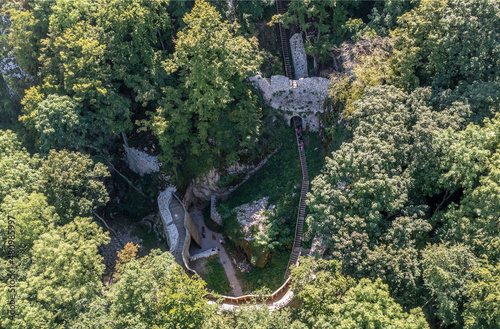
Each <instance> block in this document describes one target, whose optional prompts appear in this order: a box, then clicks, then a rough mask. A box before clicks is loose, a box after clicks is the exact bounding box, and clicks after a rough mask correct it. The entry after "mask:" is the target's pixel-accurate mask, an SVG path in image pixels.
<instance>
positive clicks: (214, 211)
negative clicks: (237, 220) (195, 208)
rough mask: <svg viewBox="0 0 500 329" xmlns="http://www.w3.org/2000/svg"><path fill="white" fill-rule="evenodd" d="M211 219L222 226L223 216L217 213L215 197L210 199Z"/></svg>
mask: <svg viewBox="0 0 500 329" xmlns="http://www.w3.org/2000/svg"><path fill="white" fill-rule="evenodd" d="M210 218H211V219H212V220H213V221H214V222H216V223H217V224H219V225H222V216H221V215H220V214H219V212H218V211H217V198H216V197H215V195H212V196H211V197H210Z"/></svg>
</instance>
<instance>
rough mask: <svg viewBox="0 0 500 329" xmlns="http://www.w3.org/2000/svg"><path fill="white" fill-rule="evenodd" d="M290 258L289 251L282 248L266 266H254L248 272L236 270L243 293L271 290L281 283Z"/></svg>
mask: <svg viewBox="0 0 500 329" xmlns="http://www.w3.org/2000/svg"><path fill="white" fill-rule="evenodd" d="M289 258H290V251H289V250H284V251H280V252H277V253H274V254H273V256H272V257H271V259H270V260H269V262H268V263H267V265H266V267H264V268H258V267H254V268H252V269H251V270H250V272H237V274H236V275H237V277H238V279H239V280H240V282H241V283H242V285H243V287H242V289H243V292H244V293H255V292H256V291H266V290H267V291H268V292H272V291H275V290H276V289H278V288H279V287H280V286H281V285H282V284H283V282H284V281H283V277H284V275H285V270H286V266H287V265H288V260H289Z"/></svg>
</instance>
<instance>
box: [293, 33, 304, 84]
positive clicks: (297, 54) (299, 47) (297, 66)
mask: <svg viewBox="0 0 500 329" xmlns="http://www.w3.org/2000/svg"><path fill="white" fill-rule="evenodd" d="M290 50H291V51H292V62H293V69H294V72H295V79H297V80H298V79H300V78H307V77H308V76H309V75H308V74H307V55H306V50H305V49H304V41H303V40H302V34H301V33H295V34H294V35H293V36H292V37H291V38H290Z"/></svg>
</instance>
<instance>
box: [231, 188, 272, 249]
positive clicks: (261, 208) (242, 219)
mask: <svg viewBox="0 0 500 329" xmlns="http://www.w3.org/2000/svg"><path fill="white" fill-rule="evenodd" d="M268 199H269V197H264V198H262V199H260V200H257V201H254V202H252V203H250V204H248V203H245V204H243V205H241V206H239V207H237V208H235V210H236V212H237V218H238V222H239V224H240V227H241V230H242V232H243V233H245V237H246V238H245V239H246V240H248V241H252V240H253V237H252V231H251V229H250V228H251V227H252V226H254V225H257V226H258V227H259V230H260V231H264V230H265V226H266V219H267V218H268V217H269V215H274V209H275V208H276V206H275V205H270V206H269V207H268V206H267V200H268ZM266 210H269V214H266V213H265V212H266Z"/></svg>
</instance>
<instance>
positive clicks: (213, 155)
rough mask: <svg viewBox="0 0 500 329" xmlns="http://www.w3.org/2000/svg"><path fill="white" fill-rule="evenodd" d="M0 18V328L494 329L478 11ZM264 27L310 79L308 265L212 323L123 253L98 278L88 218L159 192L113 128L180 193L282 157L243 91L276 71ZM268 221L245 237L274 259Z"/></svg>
mask: <svg viewBox="0 0 500 329" xmlns="http://www.w3.org/2000/svg"><path fill="white" fill-rule="evenodd" d="M0 4H1V12H0V14H1V18H2V20H1V22H0V24H1V30H2V33H1V35H0V73H1V74H0V154H1V157H0V264H1V265H0V327H1V328H20V329H23V328H221V329H222V328H297V329H298V328H301V329H302V328H439V327H442V328H467V329H479V328H500V151H499V146H500V114H499V109H500V2H499V1H498V0H409V1H398V0H384V1H361V0H350V1H340V0H339V1H337V0H329V1H315V0H292V1H291V2H289V3H287V11H286V12H285V13H284V14H278V13H277V11H276V5H275V0H251V1H243V0H231V1H212V2H210V1H205V0H196V1H184V0H175V1H174V0H155V1H150V0H137V1H132V0H71V1H66V0H13V1H2V2H0ZM278 23H280V24H282V25H283V26H284V27H285V28H286V29H289V30H290V31H294V32H299V33H301V34H302V36H303V37H304V47H305V52H306V54H307V58H308V64H309V68H308V69H309V72H310V75H311V76H320V75H321V76H327V77H328V78H329V79H330V80H331V87H330V90H329V96H328V98H327V99H326V100H325V103H324V105H323V109H324V111H323V113H322V114H321V116H320V123H321V126H320V130H319V134H318V139H319V140H318V145H320V146H321V147H320V146H318V147H316V148H315V149H312V148H311V149H310V150H307V152H311V153H308V156H309V159H310V161H311V162H312V163H310V167H311V169H310V170H311V172H314V173H315V174H314V175H312V174H311V177H314V179H312V181H311V185H310V190H309V193H308V195H307V196H308V201H307V212H306V213H307V218H306V225H307V232H306V236H305V238H304V240H306V239H307V240H308V241H306V242H305V245H307V244H311V243H312V241H316V242H318V241H319V242H320V244H321V250H322V252H321V253H319V252H318V253H317V254H313V255H311V256H309V257H302V258H301V260H300V263H299V264H300V265H299V266H294V267H293V268H292V271H291V278H292V281H291V282H292V283H291V287H292V290H293V292H294V294H295V300H294V302H293V303H291V304H290V305H289V306H287V307H285V308H282V309H280V310H275V311H272V312H270V311H269V310H268V308H267V307H262V305H261V303H260V302H259V300H258V299H255V300H253V301H252V302H250V303H249V304H248V307H242V308H240V309H238V310H237V311H235V312H232V313H231V312H227V313H226V312H220V311H219V306H218V305H217V303H208V302H207V299H206V297H207V283H206V282H205V281H204V280H202V279H200V278H198V277H196V276H191V277H190V276H188V275H187V274H186V273H185V272H184V270H183V268H182V267H181V266H179V265H178V264H177V263H176V262H175V260H174V257H173V256H172V255H171V254H170V253H169V252H167V251H165V252H162V251H160V250H157V249H152V250H151V251H149V252H148V253H147V254H139V253H138V250H137V247H130V245H128V247H125V248H124V249H123V250H121V251H120V252H119V253H118V261H117V262H116V266H115V268H114V273H115V275H114V277H113V282H112V284H108V283H107V280H104V278H103V276H104V272H105V269H106V266H107V265H105V262H104V257H103V255H102V249H101V248H102V246H103V245H106V244H107V243H108V242H109V241H110V232H108V230H107V229H106V224H105V223H106V222H105V219H103V218H102V217H105V216H104V215H103V214H106V215H109V214H112V213H116V212H124V213H129V214H135V216H137V217H141V216H143V215H145V214H146V213H144V212H145V211H146V210H147V209H148V208H151V203H150V202H152V201H151V200H154V199H155V198H156V197H157V194H158V191H159V190H160V189H161V188H163V185H162V184H165V182H160V180H161V179H160V178H158V176H155V177H154V178H151V179H149V178H148V179H144V178H143V179H142V180H141V179H140V178H137V179H136V180H133V179H128V178H126V177H125V176H127V175H128V173H127V172H125V175H124V174H123V172H124V170H125V169H122V168H120V167H119V165H118V163H119V159H120V157H121V156H122V155H121V154H122V153H120V152H123V151H122V143H123V140H122V138H123V136H128V138H129V142H130V144H134V145H137V146H141V147H144V146H145V145H147V146H148V147H149V148H150V150H149V152H151V154H154V155H155V156H157V157H158V159H159V161H160V162H161V163H162V166H161V169H160V173H161V174H162V175H163V176H165V177H168V184H172V185H175V186H177V188H178V190H179V191H181V192H183V191H185V190H186V189H187V188H188V186H189V184H190V182H192V181H193V180H194V179H195V178H196V177H198V176H200V175H202V174H206V173H207V172H209V171H210V170H211V169H212V168H226V167H227V166H229V165H233V164H235V163H236V162H238V161H243V162H247V163H255V162H257V161H260V160H261V159H262V158H263V155H266V156H267V155H268V154H271V152H272V151H273V150H274V149H276V148H277V146H278V145H280V144H282V143H288V140H287V139H286V138H288V137H287V135H286V133H285V132H284V128H286V126H287V123H286V122H284V120H283V119H282V116H281V114H280V113H278V112H277V111H274V110H273V109H272V108H271V107H270V106H269V105H268V104H266V102H265V101H264V99H263V97H262V95H261V93H260V91H259V90H258V88H255V86H253V85H252V84H251V83H250V81H249V79H248V78H249V77H251V76H254V75H255V74H256V73H257V72H261V73H262V75H263V76H265V77H270V76H272V75H283V74H284V69H283V67H282V66H283V54H282V53H281V48H280V45H279V41H278V40H279V32H278V29H277V28H276V26H277V24H278ZM325 72H326V73H325ZM289 130H290V129H289ZM314 150H317V151H316V152H315V153H316V154H315V155H313V154H312V153H313V151H314ZM321 150H323V151H321ZM315 157H316V158H315ZM283 159H285V160H284V161H289V160H288V158H285V157H284V158H283ZM290 161H291V160H290ZM297 161H298V160H297ZM270 163H271V165H273V162H272V160H270ZM274 166H275V167H276V168H277V169H275V170H276V171H280V170H281V171H282V174H283V175H288V174H289V175H292V174H293V175H295V174H296V173H295V172H293V171H292V170H290V171H287V170H286V169H280V168H279V167H280V166H281V164H279V163H274ZM315 166H316V167H317V168H316V167H315ZM299 171H300V170H299ZM148 177H149V176H148ZM256 177H257V178H258V177H259V176H258V173H257V174H256ZM277 177H279V178H278V179H279V180H281V181H286V180H287V178H286V177H285V178H282V177H281V176H277ZM266 179H267V178H266ZM270 182H271V183H270V184H271V185H269V186H268V188H269V189H272V188H274V186H273V185H272V184H276V185H278V184H279V182H277V181H276V182H275V181H271V180H270ZM228 184H229V183H228ZM293 184H295V183H290V184H289V185H290V188H291V185H293ZM138 185H140V186H139V187H137V186H138ZM132 187H133V190H138V191H139V192H140V193H139V192H138V193H139V194H140V195H139V194H137V195H136V196H133V197H131V196H129V198H128V199H127V200H129V201H130V202H128V203H127V205H123V204H120V205H118V204H117V203H116V202H115V201H113V200H115V199H116V197H115V194H117V193H118V192H117V191H116V190H117V189H120V188H127V189H130V190H132ZM287 188H288V187H287ZM277 191H278V190H277ZM279 191H281V190H279ZM134 193H135V192H134ZM235 193H243V194H244V193H245V192H241V191H240V192H235ZM276 193H278V192H276ZM279 193H281V192H279ZM141 195H142V196H141ZM267 195H268V196H269V195H270V194H267ZM276 195H277V196H276V200H278V199H279V197H280V195H278V194H276ZM272 197H273V195H272V194H271V199H272ZM238 198H240V199H241V200H243V199H244V196H241V197H240V196H238ZM290 200H292V201H293V200H295V199H291V197H290V199H286V200H285V201H282V202H281V201H280V202H281V203H279V202H278V201H276V202H278V203H279V204H278V209H280V208H279V207H283V209H288V208H286V207H288V206H287V202H288V203H290V204H293V202H292V201H290ZM148 202H149V203H148ZM234 202H236V201H234ZM245 202H248V201H245ZM294 202H295V201H294ZM241 203H243V202H241ZM235 205H237V204H235ZM282 205H284V206H282ZM287 211H288V210H287ZM295 211H296V208H294V209H293V211H292V212H295ZM108 217H109V216H108ZM106 218H107V217H106ZM287 225H288V226H287ZM269 227H270V230H271V232H272V234H271V233H269V234H268V235H267V236H265V237H263V238H262V239H261V240H260V241H259V243H261V245H263V246H264V247H263V248H265V250H266V251H269V252H270V254H273V253H274V254H278V253H279V252H282V253H284V252H285V251H286V250H288V252H289V249H290V241H291V240H292V238H293V237H292V235H293V230H294V228H293V227H291V226H290V225H289V224H288V223H286V224H283V223H281V222H280V221H279V220H278V218H277V217H276V220H275V222H271V223H269ZM224 230H225V232H229V231H230V230H231V227H229V225H227V226H226V227H224ZM273 257H274V256H273ZM267 266H273V263H272V262H271V263H270V264H268V265H267ZM280 278H282V276H280ZM265 279H266V278H262V280H265ZM259 280H260V279H259ZM105 281H106V282H105Z"/></svg>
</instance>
